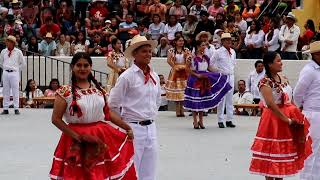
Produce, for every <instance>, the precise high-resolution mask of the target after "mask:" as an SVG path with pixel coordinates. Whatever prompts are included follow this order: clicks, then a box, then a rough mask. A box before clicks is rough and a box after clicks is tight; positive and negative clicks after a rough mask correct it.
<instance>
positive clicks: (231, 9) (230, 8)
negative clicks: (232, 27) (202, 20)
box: [224, 0, 240, 17]
mask: <svg viewBox="0 0 320 180" xmlns="http://www.w3.org/2000/svg"><path fill="white" fill-rule="evenodd" d="M228 1H229V2H228V4H227V5H226V6H225V7H224V10H225V14H226V17H230V16H232V17H234V15H235V13H237V12H240V8H239V7H238V6H237V5H236V4H235V3H234V0H228Z"/></svg>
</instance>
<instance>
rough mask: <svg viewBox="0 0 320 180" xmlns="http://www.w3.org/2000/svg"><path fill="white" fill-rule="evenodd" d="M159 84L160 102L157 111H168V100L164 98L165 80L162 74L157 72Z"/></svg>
mask: <svg viewBox="0 0 320 180" xmlns="http://www.w3.org/2000/svg"><path fill="white" fill-rule="evenodd" d="M158 76H159V79H160V86H161V104H160V107H159V111H168V100H167V98H166V89H165V85H166V80H165V79H164V76H163V75H162V74H159V75H158Z"/></svg>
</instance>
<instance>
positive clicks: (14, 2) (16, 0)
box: [11, 0, 20, 4]
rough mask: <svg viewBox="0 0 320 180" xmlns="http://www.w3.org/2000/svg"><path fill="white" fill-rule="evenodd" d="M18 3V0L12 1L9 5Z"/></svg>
mask: <svg viewBox="0 0 320 180" xmlns="http://www.w3.org/2000/svg"><path fill="white" fill-rule="evenodd" d="M17 3H20V2H19V1H18V0H12V2H11V4H17Z"/></svg>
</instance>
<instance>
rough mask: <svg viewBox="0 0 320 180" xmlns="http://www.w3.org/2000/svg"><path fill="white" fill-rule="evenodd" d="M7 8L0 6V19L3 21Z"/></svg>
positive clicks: (5, 17)
mask: <svg viewBox="0 0 320 180" xmlns="http://www.w3.org/2000/svg"><path fill="white" fill-rule="evenodd" d="M8 12H9V10H8V8H6V7H0V20H1V21H4V20H6V19H7V15H8Z"/></svg>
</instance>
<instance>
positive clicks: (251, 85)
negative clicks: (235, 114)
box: [246, 60, 265, 104]
mask: <svg viewBox="0 0 320 180" xmlns="http://www.w3.org/2000/svg"><path fill="white" fill-rule="evenodd" d="M254 68H255V70H254V71H252V72H250V74H249V77H248V79H247V82H246V87H247V89H246V91H249V92H251V94H252V95H253V102H254V103H255V104H259V102H260V99H261V98H260V91H259V88H258V83H259V82H260V80H261V79H263V78H264V77H265V70H264V65H263V62H262V61H261V60H258V61H256V62H255V63H254Z"/></svg>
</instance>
